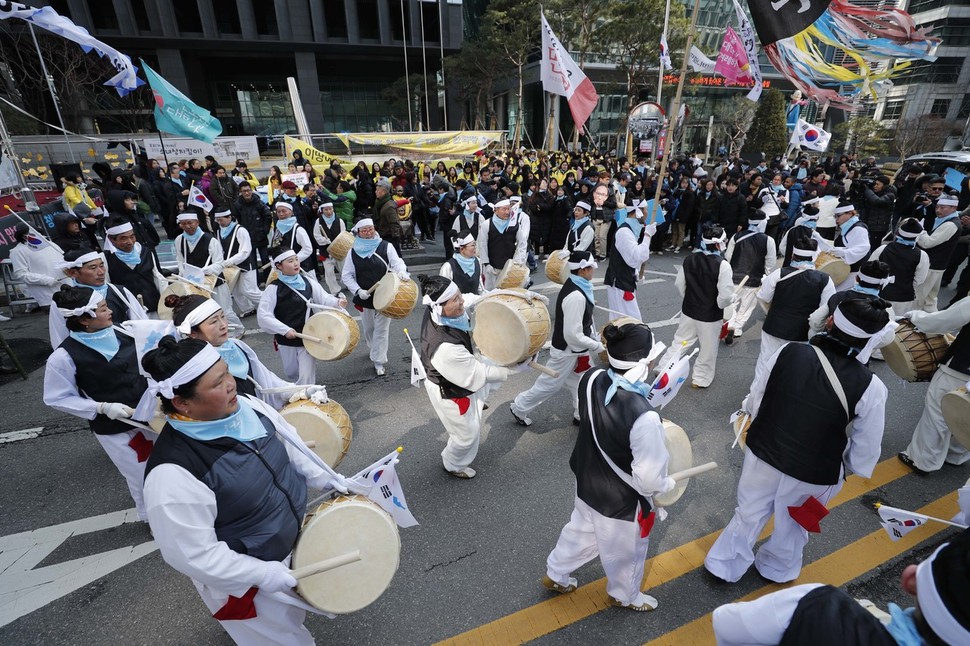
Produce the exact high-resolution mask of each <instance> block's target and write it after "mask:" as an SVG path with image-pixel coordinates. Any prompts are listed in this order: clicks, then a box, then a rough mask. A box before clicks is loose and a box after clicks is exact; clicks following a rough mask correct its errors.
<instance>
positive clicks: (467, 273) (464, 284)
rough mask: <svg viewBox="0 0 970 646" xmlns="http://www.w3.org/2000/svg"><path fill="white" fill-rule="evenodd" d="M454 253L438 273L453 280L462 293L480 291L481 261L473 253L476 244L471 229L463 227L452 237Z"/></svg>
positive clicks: (476, 246)
mask: <svg viewBox="0 0 970 646" xmlns="http://www.w3.org/2000/svg"><path fill="white" fill-rule="evenodd" d="M452 242H453V244H454V246H455V253H454V255H453V256H452V257H451V258H449V259H448V261H447V262H445V264H443V265H441V269H440V270H439V271H438V274H439V275H441V276H444V277H445V278H447V279H449V280H451V281H454V282H455V284H457V285H458V288H459V289H460V290H461V293H462V294H475V295H477V294H481V293H482V262H481V261H480V260H479V259H478V257H477V256H476V255H475V254H476V251H477V249H478V245H477V244H476V243H475V236H473V235H472V232H471V229H463V230H462V231H459V232H458V234H457V235H455V237H454V238H453V239H452Z"/></svg>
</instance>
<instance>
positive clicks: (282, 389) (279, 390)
mask: <svg viewBox="0 0 970 646" xmlns="http://www.w3.org/2000/svg"><path fill="white" fill-rule="evenodd" d="M304 388H306V386H305V385H301V384H291V385H289V386H278V387H276V388H259V392H261V393H264V394H267V395H281V394H283V393H291V392H293V391H295V390H303V389H304Z"/></svg>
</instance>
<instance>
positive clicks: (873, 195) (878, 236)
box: [850, 175, 896, 249]
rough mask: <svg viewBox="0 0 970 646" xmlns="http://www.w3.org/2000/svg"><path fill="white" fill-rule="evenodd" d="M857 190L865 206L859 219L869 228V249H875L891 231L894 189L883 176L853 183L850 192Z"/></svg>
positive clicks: (894, 198)
mask: <svg viewBox="0 0 970 646" xmlns="http://www.w3.org/2000/svg"><path fill="white" fill-rule="evenodd" d="M857 188H858V190H859V192H860V193H861V197H862V200H861V201H862V203H863V204H864V205H865V207H864V209H863V211H862V216H861V219H862V221H863V222H865V224H866V226H867V227H869V248H870V249H875V248H877V247H878V246H879V245H881V244H882V240H883V238H885V237H886V234H887V233H889V231H890V230H891V229H892V222H893V208H894V207H895V205H896V189H895V188H894V187H893V186H892V185H891V184H890V183H889V178H888V177H886V176H885V175H877V176H876V177H875V178H871V179H870V178H863V179H857V180H855V181H853V183H852V188H851V191H850V192H854V191H855V190H856V189H857Z"/></svg>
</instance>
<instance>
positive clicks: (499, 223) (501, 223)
mask: <svg viewBox="0 0 970 646" xmlns="http://www.w3.org/2000/svg"><path fill="white" fill-rule="evenodd" d="M510 219H511V218H510ZM492 226H493V227H495V228H496V229H498V232H499V233H505V229H507V228H508V226H509V220H503V219H502V218H500V217H498V216H495V217H493V218H492Z"/></svg>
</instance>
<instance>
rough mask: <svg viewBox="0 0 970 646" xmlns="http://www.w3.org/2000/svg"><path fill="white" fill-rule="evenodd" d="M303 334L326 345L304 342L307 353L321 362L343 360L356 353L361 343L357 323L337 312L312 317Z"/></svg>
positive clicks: (304, 327)
mask: <svg viewBox="0 0 970 646" xmlns="http://www.w3.org/2000/svg"><path fill="white" fill-rule="evenodd" d="M303 333H304V334H307V335H309V336H315V337H317V338H318V339H322V340H323V341H324V342H325V343H326V345H324V344H323V343H317V342H315V341H309V340H307V339H304V340H303V347H304V348H306V351H307V352H309V353H310V355H311V356H313V358H314V359H319V360H320V361H335V360H337V359H343V358H344V357H346V356H347V355H348V354H350V353H351V352H353V351H354V348H356V347H357V343H358V342H359V341H360V327H359V326H358V325H357V321H355V320H354V319H352V318H350V317H349V316H347V315H346V314H344V313H343V312H338V311H337V310H323V311H320V312H317V313H316V314H314V315H313V316H311V317H310V318H309V319H307V322H306V324H305V325H304V326H303Z"/></svg>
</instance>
